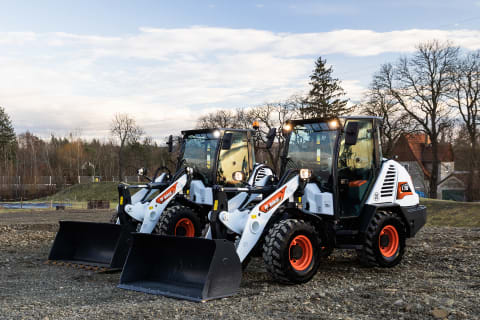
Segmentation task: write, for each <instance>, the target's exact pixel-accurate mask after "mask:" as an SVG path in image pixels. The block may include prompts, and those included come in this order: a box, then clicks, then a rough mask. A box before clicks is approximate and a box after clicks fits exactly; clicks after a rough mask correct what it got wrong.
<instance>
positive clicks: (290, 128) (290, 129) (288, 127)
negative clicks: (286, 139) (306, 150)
mask: <svg viewBox="0 0 480 320" xmlns="http://www.w3.org/2000/svg"><path fill="white" fill-rule="evenodd" d="M283 131H285V132H290V131H292V125H291V124H290V123H287V124H285V125H284V126H283Z"/></svg>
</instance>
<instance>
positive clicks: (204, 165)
mask: <svg viewBox="0 0 480 320" xmlns="http://www.w3.org/2000/svg"><path fill="white" fill-rule="evenodd" d="M184 141H185V142H184V148H185V149H184V152H183V161H182V166H184V167H185V166H189V167H192V168H193V169H194V174H195V175H197V176H200V178H201V179H202V180H203V183H204V184H205V185H212V184H213V181H212V180H213V174H212V169H213V166H214V164H215V153H216V151H217V144H218V138H214V137H213V133H211V132H209V133H197V134H192V135H189V136H188V137H186V138H185V140H184Z"/></svg>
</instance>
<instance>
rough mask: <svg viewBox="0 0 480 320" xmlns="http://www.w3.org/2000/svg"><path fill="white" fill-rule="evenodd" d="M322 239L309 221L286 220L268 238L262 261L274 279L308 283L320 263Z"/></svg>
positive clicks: (270, 231) (271, 231)
mask: <svg viewBox="0 0 480 320" xmlns="http://www.w3.org/2000/svg"><path fill="white" fill-rule="evenodd" d="M320 258H321V241H320V238H319V236H318V233H317V231H316V229H315V227H313V226H312V225H311V224H310V223H308V222H305V221H303V220H297V219H286V220H282V221H280V222H278V223H276V224H275V225H274V226H273V227H272V228H271V229H270V230H269V232H268V234H267V236H266V237H265V243H264V245H263V260H264V262H265V265H266V268H267V271H268V272H269V273H270V274H271V275H272V276H273V278H274V279H275V280H277V281H279V282H284V283H305V282H307V281H309V280H310V279H311V278H312V277H313V276H314V275H315V273H317V270H318V267H319V266H320Z"/></svg>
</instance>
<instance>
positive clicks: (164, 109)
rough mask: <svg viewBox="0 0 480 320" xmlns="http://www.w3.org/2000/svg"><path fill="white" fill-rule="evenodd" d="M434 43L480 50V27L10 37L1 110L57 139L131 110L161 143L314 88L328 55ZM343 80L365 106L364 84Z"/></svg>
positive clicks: (3, 44)
mask: <svg viewBox="0 0 480 320" xmlns="http://www.w3.org/2000/svg"><path fill="white" fill-rule="evenodd" d="M433 38H435V39H439V40H453V41H454V43H455V44H457V45H460V46H462V47H464V48H466V49H470V50H473V49H479V48H480V31H478V30H453V31H448V30H419V29H412V30H401V31H391V32H375V31H372V30H334V31H330V32H318V33H275V32H271V31H265V30H255V29H230V28H213V27H205V26H194V27H190V28H177V29H161V28H149V27H143V28H140V29H139V31H138V32H137V33H135V34H126V35H122V36H118V37H105V36H99V35H81V34H71V33H64V32H55V33H32V32H18V33H15V32H8V33H5V32H4V33H0V70H2V73H1V76H0V105H2V106H4V107H5V108H6V109H7V112H8V113H9V114H10V115H11V116H12V119H13V122H14V125H15V126H16V128H17V131H19V132H21V131H24V130H27V129H29V130H30V131H33V132H36V133H39V134H41V135H42V136H48V135H49V133H50V132H57V133H61V134H66V133H68V132H69V131H71V130H74V129H77V128H82V134H83V135H84V136H86V137H93V136H106V135H108V128H109V123H110V120H111V118H112V116H113V115H114V114H115V113H116V112H128V113H131V114H134V115H135V116H136V118H137V120H138V122H139V123H140V124H141V125H142V126H144V128H145V130H146V131H147V134H149V135H151V136H153V137H155V138H160V137H162V136H164V135H167V134H169V133H171V132H178V131H180V130H181V129H187V128H189V127H192V126H194V124H195V119H196V118H197V117H198V116H199V115H200V113H201V112H202V111H204V110H207V109H208V110H213V109H215V108H236V107H242V106H252V105H258V104H260V103H263V102H267V101H274V100H281V99H286V98H288V97H289V96H290V95H292V94H294V93H298V92H301V91H305V90H306V89H307V86H308V75H309V74H310V72H311V70H312V68H313V62H314V59H316V58H317V57H318V56H320V55H321V56H325V55H334V54H337V55H339V56H342V55H347V56H353V57H359V59H360V58H361V57H368V56H376V55H380V54H384V53H392V52H393V53H408V52H412V51H414V50H415V45H416V44H418V43H419V42H420V41H424V40H430V39H433ZM359 67H360V66H359ZM334 69H335V66H334ZM341 80H342V81H343V86H344V88H345V90H346V91H347V93H348V94H349V96H350V98H351V99H352V101H353V100H358V99H359V98H360V97H361V94H362V92H363V90H364V84H362V83H361V82H360V81H358V79H351V78H346V79H345V78H344V79H341Z"/></svg>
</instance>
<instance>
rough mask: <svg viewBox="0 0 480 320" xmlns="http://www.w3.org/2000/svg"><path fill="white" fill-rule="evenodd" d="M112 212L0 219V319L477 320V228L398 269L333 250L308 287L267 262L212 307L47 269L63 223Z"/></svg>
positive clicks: (447, 234)
mask: <svg viewBox="0 0 480 320" xmlns="http://www.w3.org/2000/svg"><path fill="white" fill-rule="evenodd" d="M110 216H111V212H109V211H103V212H88V213H87V212H83V213H82V212H78V211H74V212H72V211H65V212H49V211H43V212H39V213H38V212H23V213H22V212H18V213H8V214H6V213H3V214H0V319H66V318H68V319H85V318H88V319H105V318H126V319H153V318H154V319H160V318H168V319H184V318H187V319H212V318H214V319H217V318H218V319H220V318H221V319H240V318H242V319H283V318H286V319H292V318H296V319H443V318H447V319H480V267H479V263H478V260H479V258H480V229H478V228H477V229H468V228H449V227H425V228H424V229H423V230H421V231H420V233H419V234H418V235H417V237H416V238H414V239H410V240H409V241H408V248H407V253H406V255H405V257H404V260H403V261H402V263H401V264H400V265H399V266H397V267H395V268H392V269H380V268H363V267H361V266H360V265H359V264H358V262H357V260H356V257H355V254H354V253H352V252H350V251H336V252H334V254H333V255H332V256H331V257H329V259H328V261H325V263H324V264H323V266H322V267H321V269H320V270H319V272H318V274H317V275H316V276H315V277H314V279H313V280H312V281H310V282H309V283H307V284H304V285H298V286H285V285H279V284H277V283H275V282H273V281H272V280H271V279H270V278H269V276H268V274H267V273H266V271H265V269H264V268H263V261H262V260H261V259H253V260H252V262H251V264H250V265H249V267H248V268H247V270H246V271H245V272H244V275H243V280H242V285H241V287H240V290H239V292H238V294H237V295H235V296H233V297H230V298H225V299H221V300H214V301H209V302H207V303H193V302H188V301H183V300H176V299H171V298H165V297H161V296H153V295H148V294H143V293H138V292H133V291H126V290H122V289H118V288H117V287H116V285H117V283H118V280H119V277H120V274H119V273H114V274H105V273H96V272H93V271H85V270H82V269H74V268H68V267H60V266H50V265H45V264H44V261H45V260H46V257H47V255H48V252H49V249H50V246H51V244H52V241H53V238H54V236H55V233H56V230H57V221H58V220H59V219H75V220H88V221H108V219H109V218H110Z"/></svg>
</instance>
